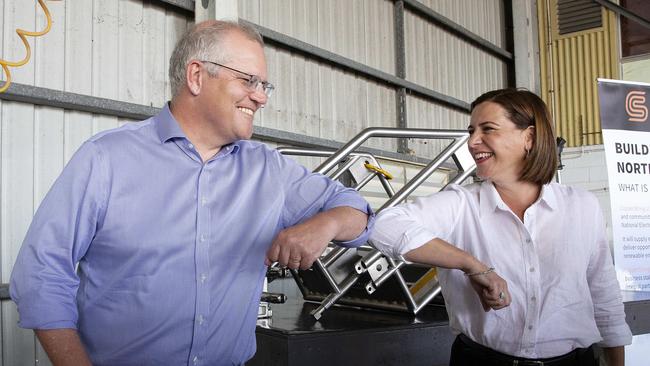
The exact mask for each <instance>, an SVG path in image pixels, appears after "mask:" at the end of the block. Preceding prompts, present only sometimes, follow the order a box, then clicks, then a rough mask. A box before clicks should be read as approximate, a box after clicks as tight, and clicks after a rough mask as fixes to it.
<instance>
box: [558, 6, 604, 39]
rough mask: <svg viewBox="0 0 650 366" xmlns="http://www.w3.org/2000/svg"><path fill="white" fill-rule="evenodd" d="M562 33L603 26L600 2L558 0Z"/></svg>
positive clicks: (559, 22)
mask: <svg viewBox="0 0 650 366" xmlns="http://www.w3.org/2000/svg"><path fill="white" fill-rule="evenodd" d="M557 19H558V27H559V28H560V29H559V31H560V35H564V34H567V33H573V32H580V31H584V30H589V29H594V28H599V27H602V25H603V17H602V12H601V10H600V4H598V3H595V2H593V1H591V0H558V2H557Z"/></svg>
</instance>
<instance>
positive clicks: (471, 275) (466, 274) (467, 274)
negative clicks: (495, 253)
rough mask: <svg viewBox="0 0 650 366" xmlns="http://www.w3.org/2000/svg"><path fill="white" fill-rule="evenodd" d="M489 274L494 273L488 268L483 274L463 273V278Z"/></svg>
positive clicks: (491, 268) (492, 269) (492, 268)
mask: <svg viewBox="0 0 650 366" xmlns="http://www.w3.org/2000/svg"><path fill="white" fill-rule="evenodd" d="M491 272H494V267H490V268H488V269H486V270H485V271H483V272H474V273H465V276H467V277H473V276H480V275H486V274H488V273H491Z"/></svg>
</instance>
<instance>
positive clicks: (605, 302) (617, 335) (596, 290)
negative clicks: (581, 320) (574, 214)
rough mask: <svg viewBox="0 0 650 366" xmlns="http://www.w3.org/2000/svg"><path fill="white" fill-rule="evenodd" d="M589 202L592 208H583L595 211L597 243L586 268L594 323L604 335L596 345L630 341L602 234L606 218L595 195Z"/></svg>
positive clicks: (605, 239) (621, 302) (627, 342)
mask: <svg viewBox="0 0 650 366" xmlns="http://www.w3.org/2000/svg"><path fill="white" fill-rule="evenodd" d="M592 204H593V206H594V207H593V209H592V210H587V211H585V212H593V213H594V214H595V218H594V221H595V225H596V226H595V227H596V229H595V230H594V231H595V233H596V234H595V235H596V243H595V244H596V245H595V248H594V251H593V252H592V255H591V257H590V261H589V266H588V268H587V282H588V284H589V291H590V292H591V298H592V301H593V304H594V318H595V320H596V326H597V327H598V330H599V331H600V335H601V337H603V340H602V341H601V342H600V343H599V346H601V347H617V346H622V345H628V344H631V343H632V332H631V331H630V327H629V326H628V325H627V323H626V322H625V310H624V306H623V301H622V297H621V290H620V287H619V284H618V280H617V279H616V271H615V269H614V265H613V261H612V257H611V253H610V250H609V244H608V242H607V236H606V234H605V222H604V220H603V216H602V213H601V210H600V207H599V206H598V203H597V202H596V200H595V198H594V199H593V203H592Z"/></svg>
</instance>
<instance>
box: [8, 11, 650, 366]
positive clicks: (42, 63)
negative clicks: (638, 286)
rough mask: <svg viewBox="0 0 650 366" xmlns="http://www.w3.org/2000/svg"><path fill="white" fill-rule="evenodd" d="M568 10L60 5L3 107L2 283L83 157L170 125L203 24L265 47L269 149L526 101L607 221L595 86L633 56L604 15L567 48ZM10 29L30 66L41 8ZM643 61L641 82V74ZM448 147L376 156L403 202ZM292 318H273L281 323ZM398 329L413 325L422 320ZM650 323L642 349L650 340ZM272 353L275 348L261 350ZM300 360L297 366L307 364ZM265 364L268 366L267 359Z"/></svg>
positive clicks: (13, 315)
mask: <svg viewBox="0 0 650 366" xmlns="http://www.w3.org/2000/svg"><path fill="white" fill-rule="evenodd" d="M561 2H562V1H561V0H538V1H528V0H454V1H451V0H238V1H237V0H209V1H208V0H87V1H71V0H50V1H45V3H46V6H47V8H48V9H49V12H50V14H51V24H52V26H51V30H50V31H49V32H48V33H47V34H45V35H42V36H38V37H27V41H28V42H29V44H30V45H31V53H30V55H31V58H30V60H29V62H27V63H26V64H25V65H23V66H20V67H14V68H10V73H11V86H10V88H9V89H8V90H7V91H5V92H4V93H0V124H1V129H0V162H1V170H0V270H1V272H0V273H1V275H2V283H3V284H7V283H8V282H9V277H10V274H11V271H12V268H13V264H14V262H15V259H16V255H17V253H18V250H19V248H20V246H21V243H22V240H23V238H24V236H25V233H26V231H27V228H28V226H29V224H30V222H31V218H32V216H33V214H34V212H35V211H36V209H37V208H38V206H39V203H40V201H41V199H42V198H43V196H44V195H45V194H46V193H47V191H48V189H49V188H50V186H51V185H52V183H53V181H54V180H55V179H56V178H57V176H58V175H59V174H60V172H61V170H62V169H63V167H64V165H65V164H66V162H67V161H68V160H69V159H70V157H71V156H72V154H73V153H74V152H75V151H76V150H77V148H78V147H79V146H80V145H81V143H82V142H84V141H85V140H87V139H88V138H89V137H91V136H92V135H94V134H96V133H98V132H100V131H104V130H107V129H111V128H114V127H118V126H121V125H123V124H127V123H130V122H134V121H138V120H141V119H145V118H148V117H150V116H152V115H154V114H155V113H157V111H158V110H159V109H160V108H161V107H162V106H164V104H165V103H166V102H167V101H168V100H170V97H171V96H170V88H169V80H168V75H167V70H168V66H169V56H170V54H171V51H172V49H173V47H174V45H175V44H176V41H177V40H178V39H179V37H180V36H181V35H182V34H183V33H184V31H185V30H187V29H188V27H190V26H192V25H193V24H194V23H195V21H196V20H202V19H210V18H218V19H239V21H240V22H245V23H249V24H251V25H253V26H254V27H255V28H256V29H258V31H259V32H260V33H261V34H262V36H263V38H264V41H265V43H266V46H265V52H266V57H267V61H268V67H269V73H268V74H269V80H270V81H272V82H273V84H274V85H275V86H276V88H277V89H276V91H275V92H274V95H273V97H272V98H271V99H270V100H269V103H268V104H267V105H266V107H265V108H264V109H263V110H262V112H261V113H258V116H257V117H256V121H255V130H254V137H253V138H254V139H256V140H260V141H263V142H265V143H267V144H269V145H270V146H273V147H279V146H289V147H297V148H308V149H321V150H326V151H330V152H331V151H332V150H334V149H338V148H341V147H342V146H343V145H344V144H345V143H346V142H348V141H349V140H350V139H352V138H354V137H355V136H356V135H357V134H359V133H360V132H361V131H362V130H364V129H366V128H369V127H380V128H396V127H397V128H418V129H440V130H450V131H458V130H460V131H465V130H466V128H467V125H468V121H469V103H470V102H471V101H472V100H473V99H474V98H476V97H477V96H479V95H480V94H482V93H483V92H485V91H488V90H493V89H499V88H504V87H508V86H517V87H524V88H527V89H529V90H531V91H534V92H536V93H537V94H539V95H540V96H542V97H543V98H544V99H545V100H546V101H547V103H549V105H552V107H553V112H554V116H555V118H556V126H557V127H558V134H559V135H562V136H564V137H565V138H567V140H568V141H569V143H568V145H567V146H568V147H569V148H568V149H567V150H566V152H565V154H566V159H565V160H564V163H565V170H564V171H563V172H562V177H563V178H564V179H565V181H564V183H567V184H576V185H581V186H583V187H586V188H587V189H589V190H591V191H592V192H594V193H595V194H596V195H597V197H598V198H599V200H600V202H601V206H603V207H604V209H605V211H607V210H608V205H609V204H608V195H607V187H606V185H607V179H606V176H605V177H603V174H604V173H603V172H604V170H603V169H602V168H601V166H602V161H603V159H604V157H603V154H602V146H601V145H598V144H602V140H601V137H600V135H598V133H599V131H600V125H599V123H598V111H597V102H596V101H595V98H596V97H595V77H603V78H618V77H622V76H625V74H626V66H625V64H626V62H625V60H621V57H619V56H618V46H617V44H618V43H617V34H618V33H617V32H618V28H617V27H618V20H617V19H618V18H617V15H616V13H615V12H613V11H612V10H609V9H605V8H601V7H600V5H597V7H598V9H597V10H596V13H597V17H601V20H602V22H601V24H600V25H597V26H595V27H594V28H593V29H586V30H580V31H578V33H570V34H568V35H561V34H558V33H557V31H556V29H555V28H554V27H555V26H556V23H557V20H556V19H555V17H556V15H555V14H556V12H555V11H554V9H555V8H556V7H557V6H558V3H561ZM577 2H580V1H577ZM0 19H1V23H0V24H2V26H1V27H0V31H1V32H2V38H0V39H1V40H2V47H1V48H0V59H2V60H17V59H21V58H23V57H24V56H25V53H26V52H27V51H26V49H25V46H24V45H23V42H22V40H21V38H20V37H18V36H17V35H16V32H15V30H16V29H25V30H30V31H36V30H41V29H43V28H44V27H45V25H46V24H47V16H46V15H45V12H44V11H43V8H42V7H41V6H40V5H39V4H38V2H37V1H36V0H34V1H25V0H20V1H19V0H0ZM554 24H555V25H554ZM571 37H574V38H571ZM549 44H552V45H553V46H549ZM549 47H550V48H549ZM552 52H555V54H553V53H552ZM558 52H559V53H560V54H559V56H558V54H557V53H558ZM563 52H566V53H568V54H569V56H566V55H564V54H563ZM572 55H575V57H573V56H572ZM563 57H564V58H565V59H563ZM628 61H629V62H632V61H635V60H632V61H630V60H628ZM641 61H644V60H641ZM629 62H628V66H627V70H630V69H632V67H631V65H630V64H629ZM581 63H582V64H581ZM622 65H623V66H622ZM571 67H573V69H571ZM572 70H575V72H573V71H572ZM646 70H647V69H646ZM630 72H632V71H630ZM572 77H574V78H575V80H572V79H571V78H572ZM2 80H3V81H5V80H7V75H5V74H3V78H2ZM641 81H643V80H641ZM449 143H450V139H448V138H447V139H426V138H417V137H404V136H397V137H396V138H373V139H370V140H369V141H368V142H367V143H365V144H364V145H363V146H364V147H365V148H366V150H367V151H370V152H372V153H373V155H374V156H376V157H377V158H378V161H379V162H380V163H381V165H382V167H384V168H385V169H386V170H388V171H390V172H391V173H392V175H393V176H394V177H393V180H392V184H393V187H394V188H395V189H400V188H402V187H403V186H404V185H405V184H406V183H407V182H408V181H409V180H410V179H411V178H413V176H415V175H416V174H417V173H418V172H419V171H420V170H421V168H422V167H423V166H424V165H425V164H426V163H428V162H429V161H430V160H431V159H432V158H433V157H435V156H437V155H438V154H440V153H441V152H443V151H444V150H445V149H446V148H447V146H448V145H449ZM298 155H300V154H298ZM306 155H307V156H295V159H297V160H298V161H299V162H301V163H302V164H304V165H305V166H307V167H309V168H312V169H313V168H315V167H316V166H317V165H319V164H320V163H322V162H323V161H324V160H325V159H326V158H327V156H328V155H327V154H324V155H318V154H311V155H310V154H306ZM330 155H331V154H330ZM450 161H451V160H450ZM458 169H459V168H457V167H455V166H454V165H453V164H452V163H450V162H447V163H445V164H443V166H442V169H440V170H439V171H437V172H436V173H435V174H433V175H432V176H431V177H429V178H428V179H426V180H425V181H424V182H422V184H421V186H420V187H419V188H418V189H417V191H416V192H415V193H413V194H427V193H431V192H435V191H437V190H439V189H440V188H441V187H443V186H444V185H445V184H447V183H449V181H450V180H451V179H452V178H453V174H455V173H456V171H457V170H458ZM585 172H586V173H585ZM590 174H591V175H590ZM585 177H587V178H585ZM603 185H604V186H603ZM362 193H363V194H364V196H365V197H366V198H367V199H368V201H369V202H370V203H371V205H372V206H373V207H374V208H378V207H380V206H381V205H382V204H383V202H384V201H386V199H387V197H386V192H385V191H384V190H383V189H382V185H381V184H380V182H372V183H369V184H368V185H367V186H366V188H365V189H364V190H362ZM605 215H606V216H607V212H606V213H605ZM281 281H284V282H285V283H284V284H282V286H281V287H275V288H274V289H275V290H278V291H283V292H285V293H286V294H287V295H288V296H289V297H290V298H292V299H296V298H298V299H299V300H300V301H302V295H301V293H300V292H299V291H298V290H297V289H296V287H295V284H294V283H293V281H291V279H283V280H281ZM279 282H280V281H278V282H276V285H277V283H279ZM2 299H3V300H2V303H1V304H2V308H1V324H2V332H1V334H0V339H1V342H0V350H1V352H0V355H1V357H0V361H1V364H2V365H33V364H39V365H48V364H50V363H49V360H48V359H47V356H46V355H45V353H44V351H43V349H42V348H41V346H40V344H39V343H38V341H37V340H36V338H35V336H34V334H33V332H32V331H31V330H25V329H20V328H18V326H17V318H18V314H17V311H16V307H15V304H14V303H13V302H12V301H11V300H10V299H9V297H8V294H7V289H6V286H5V287H4V288H3V297H2ZM289 302H291V301H289ZM282 306H283V305H282V304H277V305H275V304H273V305H272V308H273V309H274V311H275V312H276V314H278V313H279V312H281V311H282V310H281V308H282ZM354 311H356V312H359V313H360V314H364V310H359V309H357V310H354ZM346 316H350V317H353V318H354V317H357V316H361V317H363V316H365V315H346ZM395 316H396V317H406V318H408V319H412V317H411V315H409V314H399V315H395ZM645 318H646V320H647V315H646V316H645ZM270 319H271V324H273V323H272V321H273V318H272V317H271V318H270ZM435 321H436V322H437V323H436V324H439V323H440V320H439V319H436V320H435ZM341 322H342V323H345V321H341ZM368 322H372V320H368ZM427 322H429V320H427V321H425V322H424V323H427ZM431 322H433V321H431ZM352 323H354V322H352ZM407 323H408V324H409V326H411V327H413V326H415V325H414V323H411V321H408V322H407ZM415 323H419V322H418V321H416V322H415ZM647 323H648V322H646V324H645V328H643V327H640V328H638V329H637V330H636V331H635V335H640V334H643V333H648V332H650V327H648V324H647ZM427 324H428V323H427ZM267 325H268V322H267ZM441 327H442V328H441V329H442V330H441V331H440V332H441V333H436V334H441V335H440V337H443V338H444V339H442V338H441V340H440V344H442V345H443V346H446V347H447V348H448V347H449V344H450V343H449V340H448V338H449V337H451V336H450V335H448V334H447V333H448V331H447V328H446V326H441ZM400 332H407V330H404V329H403V328H400ZM269 334H271V333H266V334H263V335H262V336H260V337H262V338H258V350H263V351H264V352H268V353H265V354H269V355H270V354H273V352H272V351H269V350H273V349H274V348H273V347H276V349H278V350H279V349H280V348H282V347H285V348H287V346H286V345H284V346H283V345H281V343H273V342H279V341H277V340H273V341H268V339H270V338H272V335H269ZM400 334H402V333H400ZM318 335H319V336H320V335H321V334H320V333H318ZM445 337H446V338H445ZM280 338H281V337H280ZM260 339H263V340H264V342H270V343H268V344H269V346H264V345H260V342H261V341H260ZM409 339H410V338H409ZM322 342H323V343H324V344H327V343H328V341H326V340H325V341H322ZM352 342H355V341H352ZM361 343H363V342H360V343H354V344H355V345H358V344H361ZM305 344H306V343H305ZM305 347H306V346H305ZM359 347H361V346H359ZM431 347H434V346H433V345H432V346H431ZM432 352H438V351H437V349H436V350H434V351H432ZM440 352H442V353H441V354H440V356H439V357H437V358H434V359H435V360H436V361H435V362H437V363H434V364H439V363H440V364H444V363H441V362H442V361H440V360H445V359H448V352H449V350H448V349H446V350H444V351H440ZM445 352H446V353H445ZM276 353H277V354H279V353H280V351H277V352H276ZM269 357H270V356H269ZM274 357H275V356H274ZM277 357H278V359H283V358H282V357H284V356H277ZM289 359H290V358H289V356H286V364H296V365H297V364H301V363H300V361H296V360H294V361H291V362H290V360H289ZM360 359H361V357H360ZM283 360H284V359H283ZM267 361H268V360H267ZM255 362H257V363H255ZM292 362H293V363H292ZM395 362H396V363H394V364H403V363H400V362H397V361H395ZM253 364H265V363H264V360H259V358H257V359H255V361H254V362H253ZM266 364H271V363H266ZM272 364H283V363H281V362H280V361H278V362H277V363H272ZM354 364H359V365H360V364H363V363H362V362H361V361H355V363H354ZM391 364H393V363H391ZM429 364H431V363H429Z"/></svg>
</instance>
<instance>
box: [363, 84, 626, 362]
mask: <svg viewBox="0 0 650 366" xmlns="http://www.w3.org/2000/svg"><path fill="white" fill-rule="evenodd" d="M471 109H472V115H471V120H470V125H469V127H468V132H469V134H470V139H469V141H468V147H469V150H470V153H471V154H472V156H473V157H474V160H475V162H476V166H477V175H478V176H479V177H480V178H482V179H483V181H482V182H480V183H474V184H471V185H466V186H458V185H453V186H451V187H449V188H448V189H447V190H445V191H444V192H439V193H436V194H433V195H431V196H429V197H425V198H418V199H416V200H415V201H414V202H413V203H408V204H404V205H401V206H397V207H393V208H391V209H387V210H384V211H382V212H381V213H380V214H379V216H378V218H377V222H376V225H375V231H374V233H373V235H372V237H371V240H372V241H373V243H374V244H375V246H376V247H377V248H378V249H380V250H381V251H383V252H384V253H385V254H387V255H390V256H393V257H403V258H405V259H406V260H408V261H412V262H419V263H425V264H430V265H434V266H438V267H442V268H440V269H439V271H438V276H439V280H440V283H441V285H442V292H443V295H444V297H445V300H446V304H447V312H448V314H449V323H450V327H451V328H452V330H453V331H454V333H455V334H457V335H458V336H457V338H456V340H455V342H454V344H453V346H452V350H451V361H450V364H451V365H452V366H454V365H463V366H465V365H504V364H508V365H512V364H519V365H526V364H529V365H532V364H540V363H539V362H538V361H544V365H597V364H598V363H597V360H596V358H595V356H594V351H593V347H592V345H593V344H595V343H598V345H600V346H601V347H603V350H604V353H605V357H606V359H607V360H608V364H609V365H610V366H611V365H623V364H624V356H625V355H624V348H623V345H625V344H630V343H631V341H632V335H631V332H630V329H629V327H628V326H627V324H626V323H625V314H624V311H623V304H622V301H621V296H620V291H619V286H618V283H617V280H616V276H615V272H614V268H613V265H612V259H611V255H610V252H609V246H608V243H607V239H606V236H605V227H604V221H603V217H602V214H601V211H600V208H599V206H598V202H597V200H596V198H595V197H594V196H593V195H592V194H590V193H588V192H585V191H583V190H580V189H576V188H571V187H566V186H562V185H559V184H556V183H552V182H551V181H552V179H553V176H554V174H555V169H556V166H557V152H556V147H555V136H554V133H553V126H552V124H551V120H550V116H549V113H548V109H547V108H546V105H545V104H544V102H543V101H542V100H541V99H540V98H539V97H537V96H536V95H535V94H533V93H531V92H528V91H521V90H514V89H503V90H495V91H491V92H488V93H485V94H483V95H481V96H480V97H479V98H478V99H476V100H475V101H474V102H473V103H472V105H471ZM463 272H464V273H463ZM497 273H498V275H497ZM504 279H505V281H507V284H508V286H506V283H505V281H504ZM474 292H476V293H477V294H478V299H477V296H476V294H475V293H474ZM479 300H480V301H479ZM509 304H510V306H508V305H509ZM481 305H482V307H481ZM491 309H492V310H491ZM482 310H485V311H482ZM515 361H516V362H515Z"/></svg>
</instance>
